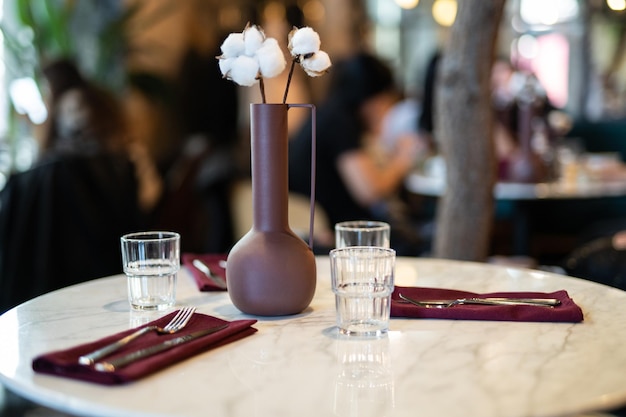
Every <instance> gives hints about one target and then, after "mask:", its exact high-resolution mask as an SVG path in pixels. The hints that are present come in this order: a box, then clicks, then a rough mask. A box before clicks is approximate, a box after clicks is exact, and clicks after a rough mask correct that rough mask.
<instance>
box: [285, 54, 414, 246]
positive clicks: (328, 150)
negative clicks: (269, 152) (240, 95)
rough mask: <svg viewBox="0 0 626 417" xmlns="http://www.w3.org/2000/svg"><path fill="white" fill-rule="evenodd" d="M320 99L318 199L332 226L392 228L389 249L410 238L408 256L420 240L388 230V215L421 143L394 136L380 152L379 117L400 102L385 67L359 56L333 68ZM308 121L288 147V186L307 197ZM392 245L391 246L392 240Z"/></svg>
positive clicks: (408, 136)
mask: <svg viewBox="0 0 626 417" xmlns="http://www.w3.org/2000/svg"><path fill="white" fill-rule="evenodd" d="M330 74H331V80H330V84H329V89H328V94H327V97H326V99H325V100H324V101H323V102H322V103H321V104H320V105H319V106H318V108H317V150H316V155H317V176H316V183H317V186H316V200H317V202H318V203H319V204H320V205H321V206H322V207H323V208H324V210H325V211H326V213H327V215H328V218H329V222H330V224H335V223H338V222H341V221H345V220H382V221H387V222H390V223H392V224H391V226H392V232H391V235H392V245H394V247H396V248H399V247H400V245H401V244H402V243H404V242H402V243H401V242H400V239H401V236H402V235H403V234H405V233H406V234H408V235H410V236H411V238H410V239H407V241H410V242H409V243H407V245H406V248H407V250H414V249H415V248H416V247H417V246H418V245H420V244H421V243H422V242H421V241H420V239H419V237H418V236H417V235H418V233H417V232H416V231H415V230H409V229H412V226H409V227H408V228H405V226H406V225H405V224H404V222H403V226H402V228H398V227H395V228H394V217H395V213H396V212H397V211H395V210H394V211H392V210H391V209H392V206H393V204H389V202H390V201H393V202H395V201H397V200H396V199H395V197H397V196H398V193H399V192H400V190H401V189H402V184H403V180H404V178H405V177H406V175H407V174H408V173H409V171H410V170H411V169H413V167H414V164H415V161H416V158H417V157H418V154H419V153H420V152H421V151H422V150H423V148H424V147H423V143H422V142H421V140H420V138H419V136H417V135H415V134H403V135H400V136H399V137H397V138H396V139H395V141H394V143H393V144H392V146H389V143H387V145H388V146H387V147H386V151H385V152H381V151H380V138H381V135H382V133H383V126H384V121H385V117H386V115H387V114H388V112H389V111H390V109H392V108H393V106H394V105H395V104H396V103H398V100H399V99H400V94H399V93H398V91H397V89H396V86H395V83H394V78H393V74H392V71H391V69H390V68H389V66H387V65H386V64H385V63H384V62H383V61H381V60H380V59H379V58H377V57H376V56H374V55H371V54H369V53H365V52H361V53H357V54H355V55H354V56H352V57H349V58H347V59H345V60H343V61H340V62H338V63H336V64H335V66H334V68H333V71H332V72H331V73H330ZM310 132H311V120H310V119H309V120H308V121H307V122H306V123H305V124H304V126H303V127H302V129H301V130H300V132H299V133H298V134H297V135H296V136H295V137H294V138H293V139H292V140H291V142H290V145H289V187H290V190H291V191H293V192H296V193H301V194H304V195H309V193H310V160H311V143H310ZM394 238H395V239H397V241H396V242H394V241H393V240H394Z"/></svg>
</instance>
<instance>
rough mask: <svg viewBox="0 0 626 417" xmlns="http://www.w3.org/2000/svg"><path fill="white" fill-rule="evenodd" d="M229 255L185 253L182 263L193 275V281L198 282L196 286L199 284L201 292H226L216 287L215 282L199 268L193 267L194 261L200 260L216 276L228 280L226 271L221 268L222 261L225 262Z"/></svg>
mask: <svg viewBox="0 0 626 417" xmlns="http://www.w3.org/2000/svg"><path fill="white" fill-rule="evenodd" d="M226 257H227V255H226V254H209V255H207V254H196V253H183V256H182V261H183V265H185V266H186V267H187V268H188V269H189V272H191V275H193V279H195V280H196V284H198V289H199V290H200V291H226V289H224V288H221V287H218V286H217V285H215V283H214V282H213V281H211V279H210V278H209V277H207V276H206V275H204V272H202V271H200V270H199V269H198V268H196V267H195V266H193V260H194V259H200V260H201V261H202V262H204V263H205V264H207V265H208V266H209V269H211V271H213V272H214V273H215V274H216V275H219V276H221V277H222V278H224V279H226V269H224V268H222V266H220V261H225V260H226Z"/></svg>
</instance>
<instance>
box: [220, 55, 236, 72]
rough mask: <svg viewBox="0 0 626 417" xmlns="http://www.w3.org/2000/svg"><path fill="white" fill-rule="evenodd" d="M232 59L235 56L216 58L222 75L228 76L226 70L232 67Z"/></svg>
mask: <svg viewBox="0 0 626 417" xmlns="http://www.w3.org/2000/svg"><path fill="white" fill-rule="evenodd" d="M234 60H235V58H220V59H219V60H218V64H219V66H220V71H221V72H222V75H223V76H225V77H228V72H229V71H230V69H231V68H232V67H233V61H234Z"/></svg>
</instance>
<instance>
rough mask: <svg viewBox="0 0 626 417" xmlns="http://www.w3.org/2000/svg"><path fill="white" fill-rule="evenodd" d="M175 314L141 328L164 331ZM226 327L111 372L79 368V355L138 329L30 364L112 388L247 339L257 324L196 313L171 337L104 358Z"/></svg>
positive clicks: (149, 339) (143, 340)
mask: <svg viewBox="0 0 626 417" xmlns="http://www.w3.org/2000/svg"><path fill="white" fill-rule="evenodd" d="M174 314H176V311H175V312H172V313H170V314H168V315H166V316H164V317H161V318H160V319H157V320H154V321H152V322H150V323H147V324H145V325H143V326H140V327H145V326H151V325H153V324H156V325H157V326H161V327H163V326H164V325H166V324H167V323H168V322H169V321H170V320H171V319H172V317H173V316H174ZM227 323H228V327H227V328H225V329H223V330H220V331H218V332H216V333H212V334H209V335H206V336H203V337H200V338H198V339H195V340H192V341H190V342H187V343H183V344H181V345H179V346H176V347H174V348H172V349H169V350H166V351H164V352H161V353H157V354H155V355H153V356H149V357H147V358H144V359H141V360H138V361H137V362H134V363H131V364H129V365H127V366H125V367H123V368H121V369H118V370H116V371H114V372H100V371H97V370H96V369H95V368H94V367H93V366H92V365H80V364H79V363H78V358H79V357H80V356H81V355H84V354H86V353H89V352H92V351H94V350H96V349H98V348H100V347H103V346H105V345H107V344H109V343H111V342H114V341H116V340H119V339H121V338H122V337H124V336H126V335H128V334H130V333H132V332H134V331H135V330H137V329H138V328H139V327H138V328H135V329H128V330H125V331H123V332H119V333H117V334H114V335H111V336H107V337H104V338H102V339H100V340H96V341H94V342H90V343H85V344H82V345H80V346H75V347H72V348H69V349H65V350H59V351H55V352H49V353H45V354H43V355H40V356H38V357H36V358H35V359H34V360H33V364H32V366H33V370H34V371H35V372H40V373H43V374H50V375H57V376H62V377H66V378H73V379H80V380H83V381H89V382H95V383H98V384H104V385H114V384H123V383H128V382H131V381H134V380H137V379H140V378H142V377H144V376H146V375H149V374H151V373H154V372H156V371H159V370H161V369H163V368H166V367H168V366H170V365H173V364H174V363H177V362H180V361H182V360H184V359H186V358H189V357H191V356H193V355H196V354H198V353H201V352H204V351H207V350H209V349H213V348H216V347H218V346H222V345H225V344H227V343H230V342H234V341H235V340H239V339H242V338H244V337H246V336H249V335H251V334H253V333H255V332H256V331H257V329H255V328H254V327H251V326H252V325H253V324H254V323H256V320H236V321H232V322H228V321H225V320H221V319H218V318H216V317H212V316H207V315H206V314H199V313H195V314H194V315H193V316H192V317H191V320H189V323H188V324H187V326H185V327H184V328H183V329H182V330H180V331H178V332H176V333H174V334H170V335H159V334H157V333H156V332H150V333H148V334H145V335H143V336H141V337H140V338H139V339H137V340H134V341H132V342H130V343H129V344H128V345H127V346H125V347H124V348H122V349H120V350H119V351H117V352H115V353H113V354H111V355H110V356H108V357H107V358H108V359H113V358H115V357H117V356H122V355H125V354H127V353H130V352H133V351H135V350H138V349H142V348H145V347H149V346H152V345H154V344H157V343H161V342H164V341H166V340H168V339H173V338H176V337H179V336H183V335H186V334H189V333H193V332H195V331H197V330H202V329H206V328H209V327H215V326H219V325H221V324H227Z"/></svg>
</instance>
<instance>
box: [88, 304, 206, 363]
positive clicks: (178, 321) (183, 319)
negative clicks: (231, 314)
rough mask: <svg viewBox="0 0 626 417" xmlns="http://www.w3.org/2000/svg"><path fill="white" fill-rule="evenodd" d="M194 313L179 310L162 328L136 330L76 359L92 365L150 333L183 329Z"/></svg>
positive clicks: (188, 310)
mask: <svg viewBox="0 0 626 417" xmlns="http://www.w3.org/2000/svg"><path fill="white" fill-rule="evenodd" d="M195 311H196V308H195V307H184V308H181V309H180V310H178V313H177V314H176V315H175V316H174V317H172V320H170V322H169V323H167V324H166V325H165V326H164V327H159V326H148V327H143V328H141V329H139V330H137V331H136V332H133V333H131V334H129V335H128V336H125V337H123V338H121V339H120V340H118V341H116V342H113V343H111V344H109V345H106V346H104V347H102V348H100V349H98V350H94V351H93V352H91V353H88V354H86V355H82V356H81V357H80V358H78V363H80V364H81V365H93V364H94V363H95V362H96V361H97V360H99V359H102V358H104V357H105V356H107V355H110V354H111V353H113V352H115V351H116V350H118V349H120V348H122V347H124V346H126V345H127V344H128V343H130V342H131V341H133V340H135V339H137V338H138V337H140V336H142V335H144V334H146V333H149V332H152V331H156V332H157V333H161V334H172V333H176V332H177V331H179V330H181V329H182V328H183V327H185V326H186V325H187V323H188V322H189V319H191V316H192V315H193V313H194V312H195Z"/></svg>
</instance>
